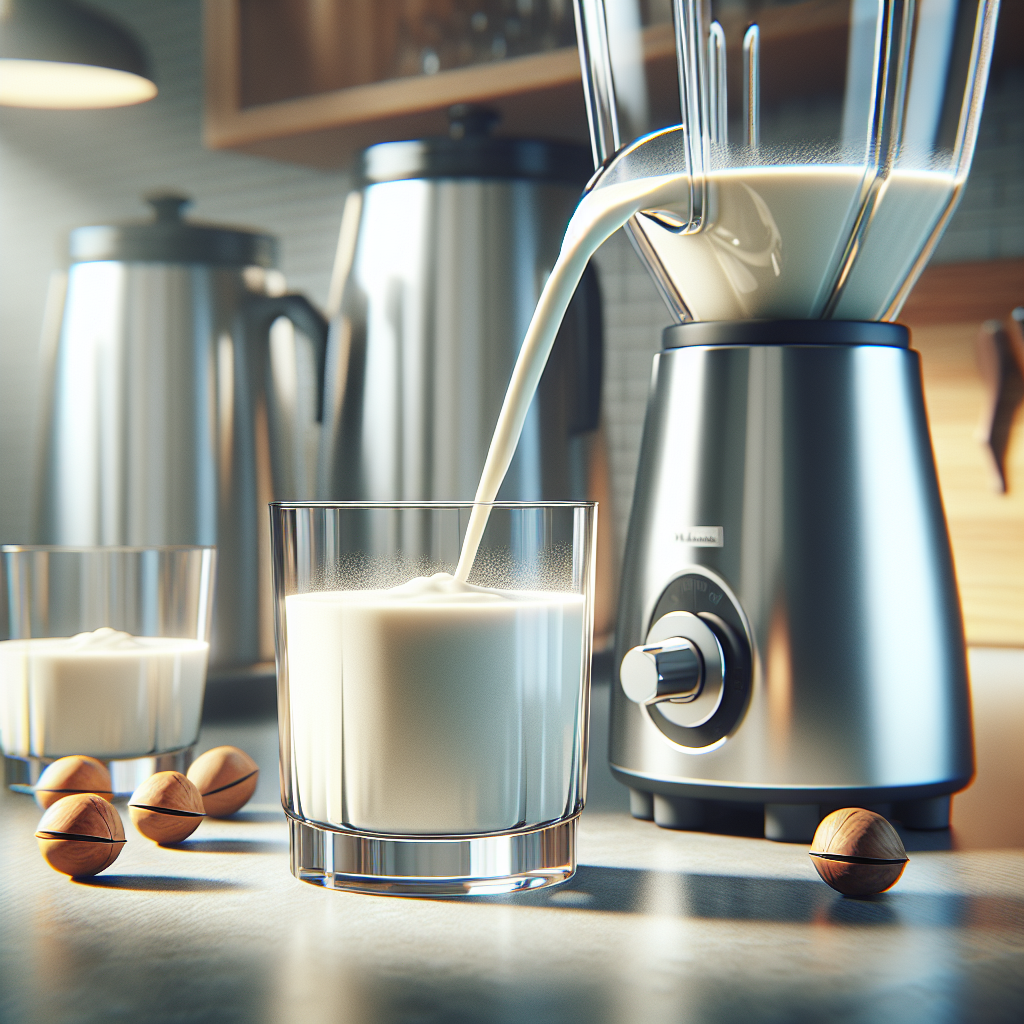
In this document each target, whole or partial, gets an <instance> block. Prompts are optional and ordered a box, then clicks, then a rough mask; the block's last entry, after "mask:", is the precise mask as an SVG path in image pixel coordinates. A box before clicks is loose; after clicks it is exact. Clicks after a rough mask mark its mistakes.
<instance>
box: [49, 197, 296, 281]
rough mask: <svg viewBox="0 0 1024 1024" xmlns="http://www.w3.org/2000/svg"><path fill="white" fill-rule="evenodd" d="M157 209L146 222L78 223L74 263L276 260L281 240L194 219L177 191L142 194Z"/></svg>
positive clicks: (258, 263)
mask: <svg viewBox="0 0 1024 1024" xmlns="http://www.w3.org/2000/svg"><path fill="white" fill-rule="evenodd" d="M144 198H145V200H146V202H147V203H149V204H150V206H152V207H153V210H154V212H155V214H156V216H155V217H154V219H153V220H151V221H145V222H142V223H134V224H132V223H129V224H112V225H95V226H91V227H83V228H75V229H74V230H73V231H72V232H71V235H70V237H69V240H68V249H69V255H70V257H71V262H72V263H90V262H93V261H96V260H119V261H122V262H137V263H207V264H215V265H220V266H231V267H264V268H268V269H269V268H270V267H274V266H276V264H277V240H276V239H275V238H273V237H271V236H270V235H262V234H259V233H258V232H255V231H245V230H243V229H240V228H228V227H218V226H214V225H211V224H193V223H190V222H189V221H186V220H184V219H183V218H182V212H183V211H184V208H185V207H186V206H188V205H189V203H191V199H190V198H189V197H188V196H185V195H181V194H180V193H177V192H159V193H153V194H151V195H147V196H145V197H144Z"/></svg>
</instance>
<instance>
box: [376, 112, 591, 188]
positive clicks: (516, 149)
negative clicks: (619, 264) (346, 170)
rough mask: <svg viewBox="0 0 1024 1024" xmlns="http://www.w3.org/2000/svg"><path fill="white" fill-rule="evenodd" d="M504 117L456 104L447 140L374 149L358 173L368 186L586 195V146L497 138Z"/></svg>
mask: <svg viewBox="0 0 1024 1024" xmlns="http://www.w3.org/2000/svg"><path fill="white" fill-rule="evenodd" d="M499 116H500V115H499V114H498V113H497V112H496V111H493V110H490V109H488V108H486V107H478V106H472V105H470V104H464V103H460V104H456V105H455V106H453V107H451V108H450V109H449V111H448V119H449V130H448V135H447V136H439V137H437V138H430V139H411V140H408V141H405V142H380V143H378V144H377V145H375V146H370V147H369V148H367V149H365V150H363V152H362V153H361V154H360V155H359V157H358V161H357V164H356V170H357V173H358V174H359V176H360V178H361V180H362V183H363V184H365V185H375V184H378V183H380V182H385V181H402V180H406V179H409V178H504V179H511V180H523V179H526V180H530V181H538V182H553V183H556V184H564V185H573V186H577V187H579V188H580V189H581V190H582V188H583V186H584V185H586V183H587V182H588V181H589V180H590V178H591V177H592V176H593V174H594V165H593V162H592V159H591V154H590V150H589V149H588V148H587V147H585V146H575V145H572V144H571V143H563V142H548V141H545V140H542V139H514V138H505V137H495V136H493V135H491V129H492V128H493V127H494V125H495V124H496V123H497V121H498V119H499Z"/></svg>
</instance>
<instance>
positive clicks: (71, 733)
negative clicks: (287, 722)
mask: <svg viewBox="0 0 1024 1024" xmlns="http://www.w3.org/2000/svg"><path fill="white" fill-rule="evenodd" d="M215 559H216V554H215V550H214V548H212V547H198V546H176V547H137V548H136V547H96V548H70V547H53V546H23V545H5V546H3V547H2V548H0V611H2V610H3V608H4V606H5V605H6V616H5V618H6V621H0V629H5V632H4V633H2V634H0V636H4V635H5V636H6V637H7V639H3V640H0V747H2V748H3V753H4V757H5V760H6V770H7V781H8V784H9V785H11V786H12V788H15V789H22V790H25V791H31V787H32V786H33V784H34V783H35V781H36V779H38V777H39V774H40V772H41V771H42V770H43V769H44V768H45V767H46V765H47V764H48V763H50V762H51V761H53V760H56V759H57V758H59V757H65V756H67V755H69V754H89V755H91V756H93V757H98V758H100V759H101V760H103V761H106V762H108V763H109V766H110V770H111V777H112V780H113V785H114V790H115V792H117V793H131V792H132V791H133V790H134V789H135V788H136V786H137V785H138V783H139V782H140V781H142V780H143V779H145V778H147V777H148V776H149V775H151V774H152V773H153V772H154V771H165V770H168V769H174V770H178V771H184V770H185V769H186V768H187V767H188V765H189V763H190V761H191V756H192V747H193V745H194V744H195V742H196V740H197V739H198V736H199V721H200V717H201V714H202V707H203V692H204V690H205V686H206V666H207V659H208V654H209V639H210V621H211V611H212V601H213V587H214V570H215Z"/></svg>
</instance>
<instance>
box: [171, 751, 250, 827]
mask: <svg viewBox="0 0 1024 1024" xmlns="http://www.w3.org/2000/svg"><path fill="white" fill-rule="evenodd" d="M259 773H260V767H259V765H258V764H257V763H256V762H255V761H254V760H253V759H252V758H251V757H250V756H249V755H248V754H247V753H246V752H245V751H244V750H239V749H238V747H214V748H213V749H212V750H207V751H206V753H205V754H201V755H200V756H199V757H197V758H196V759H195V761H194V762H193V763H192V767H191V768H189V770H188V777H189V780H190V781H191V782H193V783H195V785H196V787H197V788H198V790H199V792H200V793H201V794H202V796H203V806H204V807H205V808H206V813H207V814H208V815H209V816H210V817H212V818H227V817H228V816H229V815H232V814H234V813H235V812H236V811H238V810H241V808H242V807H244V806H245V804H247V803H248V802H249V799H250V798H251V797H252V795H253V793H255V792H256V783H257V782H258V781H259Z"/></svg>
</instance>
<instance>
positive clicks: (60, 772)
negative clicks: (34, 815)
mask: <svg viewBox="0 0 1024 1024" xmlns="http://www.w3.org/2000/svg"><path fill="white" fill-rule="evenodd" d="M72 793H95V794H96V795H97V796H101V797H103V799H104V800H113V799H114V791H113V786H112V785H111V783H110V772H109V771H107V766H106V765H105V764H104V763H103V762H102V761H98V760H96V758H95V757H86V756H85V755H84V754H72V755H71V756H70V757H62V758H59V759H58V760H56V761H54V762H53V763H52V764H50V765H47V767H46V770H45V771H44V772H43V774H42V775H40V776H39V781H38V782H37V783H36V788H35V794H36V803H37V804H39V806H40V807H42V808H43V809H44V810H45V809H46V808H47V807H49V806H50V805H51V804H55V803H56V802H57V801H58V800H60V799H61V798H62V797H65V796H70V795H71V794H72Z"/></svg>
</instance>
